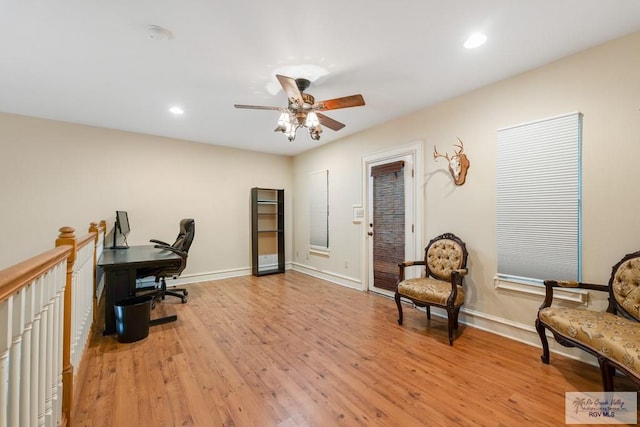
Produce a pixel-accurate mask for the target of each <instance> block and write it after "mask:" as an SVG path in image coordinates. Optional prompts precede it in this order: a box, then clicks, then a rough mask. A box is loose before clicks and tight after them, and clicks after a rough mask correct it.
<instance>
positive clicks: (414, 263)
mask: <svg viewBox="0 0 640 427" xmlns="http://www.w3.org/2000/svg"><path fill="white" fill-rule="evenodd" d="M414 265H425V262H424V260H420V261H405V262H401V263H400V264H398V267H399V268H400V280H398V283H400V282H402V281H403V280H404V269H405V268H407V267H411V266H414Z"/></svg>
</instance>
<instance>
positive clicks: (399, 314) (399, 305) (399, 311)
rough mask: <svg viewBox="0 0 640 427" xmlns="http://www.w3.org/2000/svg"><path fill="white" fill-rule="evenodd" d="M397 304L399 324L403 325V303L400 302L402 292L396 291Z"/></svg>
mask: <svg viewBox="0 0 640 427" xmlns="http://www.w3.org/2000/svg"><path fill="white" fill-rule="evenodd" d="M395 300H396V305H397V306H398V325H402V303H401V302H400V294H399V293H397V292H396V295H395Z"/></svg>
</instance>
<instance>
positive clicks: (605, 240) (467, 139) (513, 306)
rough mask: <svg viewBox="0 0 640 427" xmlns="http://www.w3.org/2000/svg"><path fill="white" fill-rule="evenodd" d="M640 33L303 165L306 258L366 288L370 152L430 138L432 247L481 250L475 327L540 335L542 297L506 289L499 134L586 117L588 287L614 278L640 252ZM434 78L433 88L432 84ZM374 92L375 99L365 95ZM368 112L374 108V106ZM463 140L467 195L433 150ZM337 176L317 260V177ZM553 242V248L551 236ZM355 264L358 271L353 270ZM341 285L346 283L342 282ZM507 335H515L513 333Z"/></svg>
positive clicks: (307, 263)
mask: <svg viewBox="0 0 640 427" xmlns="http://www.w3.org/2000/svg"><path fill="white" fill-rule="evenodd" d="M638 52H640V33H638V34H634V35H631V36H628V37H625V38H622V39H619V40H616V41H613V42H611V43H608V44H606V45H603V46H599V47H596V48H593V49H591V50H588V51H585V52H582V53H579V54H577V55H574V56H571V57H568V58H565V59H562V60H560V61H557V62H555V63H552V64H549V65H547V66H544V67H542V68H539V69H536V70H533V71H531V72H528V73H525V74H522V75H519V76H517V77H514V78H511V79H508V80H505V81H502V82H499V83H497V84H494V85H491V86H488V87H485V88H482V89H480V90H476V91H474V92H471V93H468V94H464V95H462V96H459V97H456V98H454V99H451V100H449V101H446V102H443V103H440V104H438V105H435V106H432V107H429V108H426V109H424V110H422V111H419V112H417V113H415V114H412V115H409V116H406V117H403V118H401V119H399V120H394V121H391V122H389V123H387V124H385V125H383V126H380V127H377V128H374V129H370V130H367V131H365V132H362V133H360V134H357V135H355V136H352V137H349V138H345V139H343V140H341V141H338V142H335V143H332V144H327V145H325V146H322V147H319V148H318V149H316V150H314V151H311V152H308V153H305V154H303V155H300V156H297V157H296V158H295V159H294V191H295V193H294V195H295V201H296V203H295V204H294V217H295V219H296V221H295V224H294V254H293V257H294V261H295V262H296V263H298V264H299V265H300V266H301V267H302V268H305V269H307V270H309V271H313V272H316V273H318V275H325V276H327V277H330V276H332V275H334V276H336V277H341V276H348V277H351V278H354V280H356V281H363V280H364V278H362V277H361V275H360V264H359V261H361V260H363V258H364V255H365V254H363V253H362V251H361V249H360V247H361V245H360V241H361V239H362V235H363V233H365V232H366V229H365V228H364V224H363V225H356V224H353V222H352V210H351V206H352V205H353V204H358V203H364V202H365V201H364V200H362V185H361V182H362V174H363V171H362V167H361V159H362V157H363V156H365V155H367V154H369V153H373V152H376V151H379V150H385V149H387V150H388V149H392V148H394V147H396V146H399V145H403V144H407V143H411V142H414V141H422V142H423V144H424V146H423V148H424V168H425V169H424V170H425V173H424V176H423V177H422V178H423V181H424V187H423V194H424V207H425V208H424V218H423V226H424V233H423V234H424V235H423V236H422V239H423V243H425V242H427V241H428V240H429V239H430V238H431V237H434V236H436V235H437V234H440V233H442V232H445V231H451V232H454V233H456V234H458V235H459V236H461V237H462V238H463V239H464V240H465V241H466V243H467V245H468V248H469V251H470V260H469V268H470V275H469V276H468V278H467V286H468V297H467V304H466V314H465V321H466V322H468V323H475V324H477V325H478V326H480V327H490V328H492V329H493V330H498V331H499V332H500V333H505V334H508V335H514V334H517V333H519V332H522V331H525V332H527V333H528V338H527V337H525V338H523V339H530V338H531V336H530V335H531V332H532V330H533V321H534V319H535V313H536V310H537V307H538V306H539V304H540V303H541V300H542V298H540V297H535V296H530V295H524V294H520V293H515V292H513V291H504V290H496V289H495V288H494V281H493V279H494V276H495V274H496V239H495V197H496V196H495V175H496V174H495V170H496V163H495V157H496V132H497V129H500V128H503V127H507V126H510V125H515V124H520V123H524V122H530V121H534V120H537V119H543V118H547V117H553V116H557V115H561V114H564V113H570V112H575V111H579V112H582V113H583V114H584V122H583V123H584V127H583V147H582V165H583V180H582V182H583V188H582V195H583V228H582V230H583V239H584V240H583V262H584V266H583V269H582V271H583V280H584V281H590V282H605V283H606V281H607V280H608V278H609V274H610V272H611V266H612V265H613V264H614V263H615V262H617V260H619V259H620V258H621V257H622V256H623V255H624V254H626V253H629V252H633V251H635V250H638V249H640V240H639V237H640V220H639V219H638V218H639V213H640V196H639V195H638V191H637V189H636V187H637V183H638V182H640V168H638V159H640V111H638V110H639V108H640V78H639V77H638V76H640V54H639V53H638ZM428 84H429V82H428V81H425V85H428ZM365 95H366V94H365ZM364 108H366V107H364ZM456 137H460V139H462V140H463V141H464V144H465V152H466V153H467V155H468V158H469V159H470V162H471V167H470V169H469V173H468V175H467V182H466V184H465V185H464V186H461V187H455V186H454V185H453V183H452V181H451V179H450V177H449V175H448V172H447V171H446V169H445V168H446V167H445V164H444V163H443V162H442V160H441V161H439V162H435V161H434V160H433V157H432V152H433V146H434V145H437V146H438V148H439V150H440V151H441V152H442V151H444V150H447V149H448V150H451V149H452V146H451V145H452V144H453V143H455V142H456ZM324 168H326V169H329V171H330V172H329V173H330V177H331V179H330V195H331V196H330V205H331V207H330V209H331V213H332V216H331V220H330V236H331V238H333V240H332V243H331V256H330V257H329V258H320V257H315V256H308V255H307V254H306V247H307V244H308V237H307V236H308V229H307V221H306V215H307V212H306V209H307V208H306V205H305V200H306V195H305V188H306V187H305V185H306V175H307V174H308V172H310V171H313V170H317V169H324ZM549 245H553V239H552V238H550V240H549ZM345 260H350V261H352V265H353V268H348V269H347V268H345V267H344V265H345V264H344V262H345ZM338 281H339V280H338ZM502 328H504V330H502Z"/></svg>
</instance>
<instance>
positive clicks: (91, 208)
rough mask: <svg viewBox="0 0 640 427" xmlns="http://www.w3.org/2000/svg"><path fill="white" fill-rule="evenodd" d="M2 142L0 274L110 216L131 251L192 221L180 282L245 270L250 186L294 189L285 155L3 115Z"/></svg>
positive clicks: (0, 119) (0, 125)
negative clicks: (63, 235) (125, 219)
mask: <svg viewBox="0 0 640 427" xmlns="http://www.w3.org/2000/svg"><path fill="white" fill-rule="evenodd" d="M0 139H1V140H0V153H1V155H0V162H1V167H0V197H1V200H2V209H0V223H1V224H2V227H3V231H2V240H1V242H2V243H1V244H0V269H2V268H5V267H7V266H9V265H12V264H14V263H16V262H18V261H21V260H23V259H25V258H28V257H31V256H33V255H36V254H38V253H40V252H42V251H45V250H48V249H50V248H51V247H52V245H53V243H54V241H55V238H56V237H57V230H58V228H59V227H61V226H64V225H70V226H72V227H74V228H76V230H77V232H76V234H77V235H83V234H85V233H86V232H87V230H88V226H89V223H90V222H91V221H95V220H100V219H107V220H108V226H109V228H111V227H113V221H114V219H115V218H114V217H115V210H116V209H118V210H126V211H128V213H129V221H130V223H131V230H132V231H131V235H130V237H129V244H133V245H137V244H148V241H149V239H151V238H155V239H160V240H164V241H169V242H173V240H174V239H175V237H176V235H177V233H178V222H179V220H180V219H181V218H183V217H193V218H195V220H196V238H195V240H194V243H193V246H192V247H191V250H190V257H189V263H188V267H187V270H186V271H185V273H184V274H185V275H189V274H192V275H193V274H196V275H207V274H210V273H219V272H221V271H226V270H229V269H243V268H249V267H250V265H251V259H250V256H251V243H250V242H251V240H250V230H251V227H250V224H251V223H250V220H251V216H250V212H251V211H250V188H251V187H256V186H258V187H268V188H284V189H285V195H287V196H288V195H290V194H291V189H292V184H291V183H292V175H291V163H292V160H291V158H289V157H283V156H275V155H269V154H261V153H254V152H249V151H242V150H234V149H228V148H220V147H214V146H211V145H206V144H198V143H192V142H186V141H180V140H173V139H168V138H160V137H154V136H149V135H140V134H135V133H129V132H120V131H114V130H108V129H102V128H95V127H89V126H81V125H75V124H69V123H62V122H56V121H50V120H42V119H36V118H30V117H24V116H16V115H10V114H0ZM79 195H81V197H79ZM285 201H286V211H285V212H286V213H287V216H286V218H287V225H286V226H287V229H290V227H291V223H292V221H291V215H290V212H291V198H290V197H286V198H285ZM286 237H287V239H288V242H291V238H290V233H288V235H287V236H286ZM286 246H287V247H290V246H291V244H288V245H286ZM287 259H288V258H287Z"/></svg>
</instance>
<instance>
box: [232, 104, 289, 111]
mask: <svg viewBox="0 0 640 427" xmlns="http://www.w3.org/2000/svg"><path fill="white" fill-rule="evenodd" d="M233 106H234V107H236V108H250V109H252V110H282V108H280V107H265V106H263V105H243V104H233Z"/></svg>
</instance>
